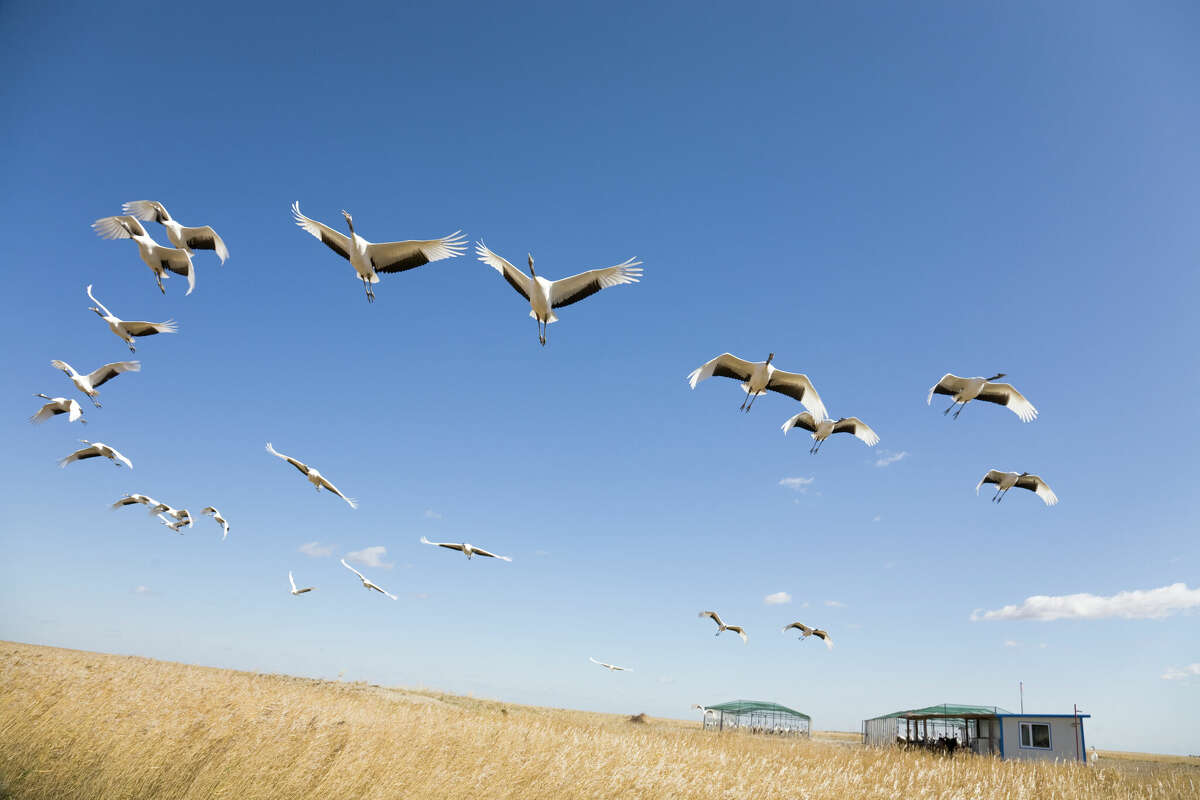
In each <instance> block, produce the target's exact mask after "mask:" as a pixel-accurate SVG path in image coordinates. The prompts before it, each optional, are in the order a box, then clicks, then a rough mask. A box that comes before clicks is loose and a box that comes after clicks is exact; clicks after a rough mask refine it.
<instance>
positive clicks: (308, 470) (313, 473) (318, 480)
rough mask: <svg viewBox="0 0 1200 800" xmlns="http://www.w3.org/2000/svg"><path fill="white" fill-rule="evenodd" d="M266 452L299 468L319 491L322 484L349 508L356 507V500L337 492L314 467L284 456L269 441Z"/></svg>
mask: <svg viewBox="0 0 1200 800" xmlns="http://www.w3.org/2000/svg"><path fill="white" fill-rule="evenodd" d="M267 452H268V453H270V454H271V455H273V456H275V457H276V458H282V459H283V460H284V461H286V462H288V463H289V464H291V465H292V466H293V467H295V468H296V469H298V470H300V472H301V474H303V475H304V477H306V478H308V482H309V483H311V484H312V485H313V486H315V487H316V488H317V491H318V492H319V491H321V487H322V486H323V487H325V488H326V489H328V490H329V491H331V492H333V493H334V494H336V495H337V496H338V497H340V498H342V499H343V500H345V501H346V502H347V503H348V504H349V505H350V507H351V508H358V503H357V502H356V501H354V500H351V499H350V498H349V497H346V495H344V494H342V493H341V492H339V491H338V488H337V487H336V486H334V485H333V484H332V483H330V482H329V479H328V478H326V477H325V476H324V475H322V474H321V473H320V472H317V470H316V469H314V468H313V467H310V466H309V465H308V464H305V463H304V462H302V461H297V460H296V459H294V458H292V457H290V456H285V455H284V454H283V453H280V452H278V451H277V450H276V449H275V448H274V447H271V443H270V442H267Z"/></svg>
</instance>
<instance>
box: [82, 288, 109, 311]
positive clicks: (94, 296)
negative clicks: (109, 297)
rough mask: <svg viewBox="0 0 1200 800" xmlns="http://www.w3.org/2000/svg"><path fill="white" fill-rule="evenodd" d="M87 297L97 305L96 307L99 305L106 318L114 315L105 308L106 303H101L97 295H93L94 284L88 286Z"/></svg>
mask: <svg viewBox="0 0 1200 800" xmlns="http://www.w3.org/2000/svg"><path fill="white" fill-rule="evenodd" d="M87 296H88V298H89V299H90V300H91V301H92V302H93V303H95V304H96V305H98V306H99V307H100V310H101V311H103V312H104V315H105V316H108V317H111V316H113V313H112V312H111V311H109V310H108V309H107V308H105V307H104V303H101V302H100V301H99V300H97V299H96V295H94V294H92V284H90V283H89V284H88V287H87Z"/></svg>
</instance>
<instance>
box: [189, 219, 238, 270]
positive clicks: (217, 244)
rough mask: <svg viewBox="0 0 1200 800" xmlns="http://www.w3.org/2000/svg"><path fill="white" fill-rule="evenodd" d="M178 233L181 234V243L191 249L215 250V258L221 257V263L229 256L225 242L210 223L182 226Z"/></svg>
mask: <svg viewBox="0 0 1200 800" xmlns="http://www.w3.org/2000/svg"><path fill="white" fill-rule="evenodd" d="M180 233H182V234H183V243H184V244H186V245H187V246H188V247H189V248H191V249H192V250H215V251H216V253H217V258H219V259H221V263H222V264H224V263H225V259H227V258H229V248H227V247H226V246H225V242H224V241H223V240H222V239H221V237H220V236H218V235H217V232H216V231H214V230H213V229H212V226H211V225H204V226H202V227H199V228H184V229H183V230H181V231H180Z"/></svg>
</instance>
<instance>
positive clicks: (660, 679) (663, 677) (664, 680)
mask: <svg viewBox="0 0 1200 800" xmlns="http://www.w3.org/2000/svg"><path fill="white" fill-rule="evenodd" d="M658 682H659V683H664V684H672V683H674V682H675V679H674V678H672V677H671V676H670V675H659V676H658Z"/></svg>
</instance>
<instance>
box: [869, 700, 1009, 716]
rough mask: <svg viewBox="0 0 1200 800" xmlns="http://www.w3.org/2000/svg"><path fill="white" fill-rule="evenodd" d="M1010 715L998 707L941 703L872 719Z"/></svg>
mask: <svg viewBox="0 0 1200 800" xmlns="http://www.w3.org/2000/svg"><path fill="white" fill-rule="evenodd" d="M1008 713H1011V712H1009V711H1007V710H1005V709H1003V708H1000V706H964V705H957V704H954V703H942V704H941V705H937V706H927V707H925V708H910V709H907V710H905V711H893V712H892V713H891V714H882V715H880V716H878V717H872V719H892V718H899V717H907V718H908V719H939V718H954V719H967V718H970V717H994V716H996V715H997V714H1008Z"/></svg>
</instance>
